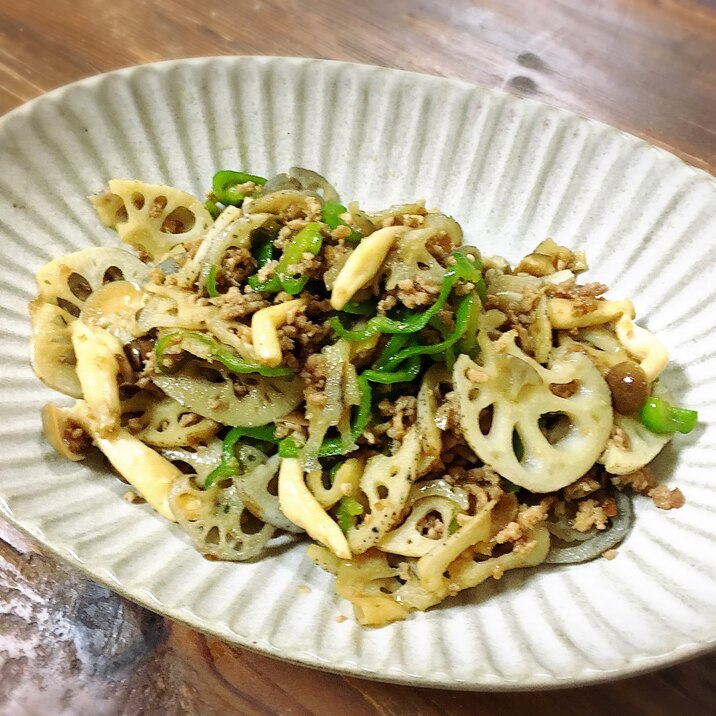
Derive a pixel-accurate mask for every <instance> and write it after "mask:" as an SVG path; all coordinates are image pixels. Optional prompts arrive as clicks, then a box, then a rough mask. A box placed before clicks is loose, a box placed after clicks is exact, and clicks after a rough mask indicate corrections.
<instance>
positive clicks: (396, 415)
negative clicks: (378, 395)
mask: <svg viewBox="0 0 716 716" xmlns="http://www.w3.org/2000/svg"><path fill="white" fill-rule="evenodd" d="M378 410H379V411H380V414H381V415H382V416H383V417H386V418H390V423H389V425H388V426H387V429H386V431H385V434H386V435H387V436H388V437H389V438H392V439H393V440H402V439H403V438H404V437H405V434H406V433H407V432H408V428H410V426H411V425H412V424H413V423H414V422H415V418H416V416H417V412H418V399H417V398H415V397H414V396H412V395H401V396H400V397H399V398H398V399H397V400H396V401H391V400H381V401H380V403H378Z"/></svg>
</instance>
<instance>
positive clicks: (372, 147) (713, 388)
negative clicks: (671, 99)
mask: <svg viewBox="0 0 716 716" xmlns="http://www.w3.org/2000/svg"><path fill="white" fill-rule="evenodd" d="M294 164H298V165H302V166H306V167H310V168H313V169H316V170H317V171H319V172H321V173H322V174H324V175H326V176H327V177H328V178H329V179H330V180H331V181H332V182H333V183H334V184H335V185H336V186H337V187H338V188H339V191H340V192H341V194H342V196H343V197H344V198H345V199H358V200H360V201H361V203H362V204H363V205H364V206H367V207H373V208H378V207H383V206H386V205H387V204H389V203H393V202H399V201H405V200H410V199H413V198H416V197H425V198H426V199H427V202H428V205H430V206H438V207H441V208H442V209H443V210H445V211H446V212H448V213H450V214H452V215H454V216H455V217H456V218H457V219H458V220H459V221H460V222H461V223H462V224H463V226H464V227H465V229H466V232H467V235H468V236H469V237H470V238H471V240H473V241H474V242H475V243H477V244H478V245H479V246H480V247H481V248H482V249H484V250H485V251H486V252H489V253H500V254H504V255H506V256H508V257H512V258H516V257H518V256H520V255H522V254H524V253H526V252H527V251H528V250H529V249H531V248H532V247H534V245H535V244H536V243H537V242H539V241H540V240H542V239H543V238H545V237H547V236H551V237H554V238H555V239H556V240H557V241H559V242H560V243H564V244H567V245H569V246H571V247H577V248H581V249H585V250H586V251H587V253H588V257H589V260H590V265H591V266H592V268H593V271H592V274H591V275H592V276H593V277H594V278H593V279H592V280H599V281H603V282H605V283H607V284H609V285H610V286H612V292H611V295H613V296H616V297H627V296H629V297H633V298H634V299H635V302H636V305H637V308H638V310H639V317H640V319H641V321H642V322H643V323H644V324H646V325H647V326H648V327H649V328H650V329H652V330H654V331H656V332H657V333H658V334H659V335H660V336H661V337H662V338H663V340H664V341H665V343H666V344H667V345H668V347H669V349H670V352H671V357H672V361H673V362H672V365H671V367H670V368H669V370H668V374H667V378H668V379H669V382H670V384H671V387H672V389H673V390H674V392H675V393H676V394H677V395H678V396H679V402H680V403H683V404H685V405H688V406H690V407H693V408H696V409H698V410H699V411H700V417H701V421H702V426H701V427H700V428H699V429H698V430H696V431H695V432H694V433H692V434H691V435H689V436H687V437H678V438H677V439H676V440H675V441H674V447H673V448H668V449H667V450H666V452H665V454H664V455H663V456H662V457H661V458H660V459H659V461H658V465H657V471H658V472H659V473H660V474H661V475H663V476H664V477H666V478H668V481H669V484H671V485H678V486H680V487H681V488H682V490H683V492H684V494H685V495H686V499H687V504H686V506H685V507H684V508H682V509H680V510H674V511H671V512H664V511H659V510H657V509H655V508H654V507H653V505H652V504H650V501H648V500H646V499H642V500H637V505H636V509H637V522H636V527H635V529H634V531H633V532H632V534H631V535H630V536H629V538H628V540H627V542H626V543H625V544H624V545H623V546H622V547H621V548H620V550H619V555H618V557H617V559H615V560H614V561H611V562H610V561H607V560H597V561H595V562H592V563H590V564H584V565H580V566H571V567H562V568H557V567H551V568H550V567H542V568H539V569H537V570H533V571H521V572H519V573H509V574H508V575H506V576H505V577H504V579H502V580H501V581H500V582H493V581H491V582H490V583H488V584H485V585H483V586H482V587H480V588H478V589H477V590H473V591H472V592H470V593H467V594H464V595H461V597H460V598H459V599H457V600H454V601H452V602H449V603H446V604H445V605H444V607H441V608H436V609H433V610H431V611H429V612H427V613H424V614H423V613H418V614H414V615H413V616H411V617H410V618H409V619H408V620H407V621H405V622H401V623H397V624H393V625H391V626H388V627H385V628H383V629H377V630H376V629H362V628H360V627H359V626H357V625H356V623H355V622H354V621H353V619H352V617H351V618H349V619H348V620H347V621H343V622H339V621H338V620H337V617H338V616H339V615H341V614H346V615H349V614H350V613H351V610H350V606H349V605H348V604H347V603H345V602H342V601H341V600H339V599H338V598H337V597H335V596H334V595H333V590H332V584H331V582H332V578H330V577H329V576H328V575H327V574H325V573H324V572H322V571H321V570H319V569H318V568H315V567H314V566H312V564H311V563H310V562H309V560H308V559H307V558H306V557H305V555H304V550H303V549H302V548H301V547H297V548H293V549H291V550H288V551H285V552H283V553H280V554H276V555H275V556H272V557H270V558H268V559H264V560H262V561H260V562H258V563H256V564H221V563H215V562H207V561H206V560H204V559H202V557H201V556H200V555H199V554H197V553H196V552H194V550H193V549H192V548H191V547H190V546H189V545H188V543H187V541H186V540H185V539H184V537H183V536H182V535H181V534H180V533H179V531H178V530H177V529H176V528H175V527H174V526H172V525H170V524H169V523H167V522H165V521H164V520H162V519H161V518H160V517H158V516H157V515H156V514H153V513H152V512H151V510H150V509H149V508H148V507H146V506H141V507H138V506H132V505H129V504H127V503H126V502H124V501H123V500H122V499H121V494H122V493H123V492H124V488H123V486H122V485H121V484H120V483H119V482H118V481H117V480H115V479H114V478H113V477H112V476H110V475H109V474H103V473H98V472H93V471H92V470H91V469H90V468H88V467H87V466H85V465H83V464H76V463H69V462H64V461H62V460H61V459H59V458H57V457H55V455H54V454H53V453H52V450H51V449H50V448H49V447H48V445H47V444H46V442H45V441H44V440H43V437H42V435H41V429H40V417H39V413H40V407H41V406H42V405H43V403H45V402H46V401H47V400H49V399H51V398H56V397H57V396H56V395H54V394H52V393H51V392H50V391H49V390H47V389H45V388H44V387H43V386H41V385H40V383H39V381H37V380H36V379H35V378H34V376H33V374H32V371H31V369H30V366H29V361H28V337H29V324H28V318H27V302H28V301H29V300H30V299H31V298H32V296H33V292H34V279H33V274H34V272H35V271H36V270H37V269H38V268H39V267H40V266H41V265H42V264H43V263H45V262H46V261H48V260H50V259H52V258H54V257H56V256H59V255H61V254H64V253H66V252H69V251H74V250H77V249H81V248H84V247H87V246H90V245H94V244H111V243H113V242H114V241H115V238H114V237H113V236H112V235H111V234H110V233H109V232H108V231H106V230H104V229H103V228H102V227H101V226H100V224H99V222H98V220H97V219H96V218H95V217H94V215H93V212H92V209H91V207H90V205H89V204H88V202H87V200H86V196H87V195H88V194H90V193H92V192H95V191H98V190H101V189H102V188H103V186H104V185H105V183H106V181H107V179H109V178H110V177H127V178H141V179H144V180H146V181H150V182H161V183H167V184H171V185H174V186H177V187H181V188H183V189H187V190H189V191H193V192H195V193H197V194H201V192H202V191H203V190H204V189H205V188H206V187H207V186H208V184H209V181H210V178H211V175H212V174H213V172H214V171H215V170H216V169H218V168H242V169H245V170H248V171H251V172H253V173H257V174H263V175H271V174H273V173H275V172H277V171H280V170H284V169H286V168H288V167H289V166H291V165H294ZM0 166H1V167H2V172H1V173H0V238H1V239H2V251H3V261H2V268H0V305H2V307H3V310H2V321H1V322H0V356H1V358H0V360H1V361H2V363H1V364H2V375H1V378H0V406H1V408H0V409H1V411H2V412H1V414H2V421H1V422H0V465H1V473H0V511H1V512H2V514H3V515H4V516H5V517H7V518H8V519H9V520H10V521H12V522H14V523H16V524H17V525H19V526H20V527H22V528H23V529H24V530H26V531H27V532H28V533H30V534H31V535H33V536H34V537H35V538H37V539H38V540H39V541H40V542H41V543H42V544H44V545H45V546H46V547H48V548H49V549H50V550H52V551H53V552H54V553H55V554H56V555H58V556H59V557H60V558H62V559H64V560H66V561H67V562H69V563H71V564H73V565H75V566H76V567H79V568H81V569H83V570H85V571H86V572H87V573H88V574H89V575H90V576H91V577H92V578H94V579H96V580H97V581H100V582H103V583H104V584H106V585H108V586H109V587H111V588H112V589H115V590H116V591H118V592H121V593H123V594H125V595H126V596H128V597H129V598H131V599H133V600H135V601H137V602H140V603H142V604H144V605H145V606H147V607H149V608H150V609H153V610H155V611H157V612H161V613H162V614H165V615H167V616H169V617H171V618H173V619H177V620H179V621H183V622H185V623H187V624H190V625H191V626H193V627H196V628H197V629H202V630H204V631H207V632H210V633H212V634H215V635H217V636H219V637H221V638H222V639H225V640H226V641H228V642H231V643H233V644H237V645H241V646H247V647H250V648H252V649H257V650H259V651H262V652H264V653H266V654H269V655H272V656H277V657H280V658H283V659H289V660H292V661H295V662H300V663H303V664H307V665H310V666H315V667H319V668H325V669H330V670H335V671H342V672H348V673H352V674H357V675H360V676H365V677H371V678H376V679H383V680H389V681H400V682H410V683H417V684H422V685H437V686H444V687H452V688H474V689H526V688H536V687H553V686H559V685H568V684H577V683H586V682H592V681H598V680H604V679H608V678H612V677H617V676H623V675H625V674H631V673H636V672H639V671H642V670H646V669H650V668H654V667H657V666H661V665H665V664H668V663H671V662H673V661H675V660H678V659H682V658H685V657H688V656H692V655H695V654H698V653H700V652H703V651H704V650H706V649H707V648H709V647H710V646H712V645H713V644H714V642H715V641H716V613H715V612H714V604H716V522H715V520H714V518H715V517H716V477H714V476H715V475H716V430H714V427H713V418H714V414H715V412H716V405H715V403H716V330H715V329H716V312H715V311H714V310H713V304H714V301H715V300H716V284H715V283H714V264H713V259H712V256H713V250H714V231H715V230H716V218H715V217H716V183H715V182H714V180H713V178H712V177H710V176H708V175H707V174H705V173H703V172H700V171H696V170H694V169H692V168H690V167H688V166H686V165H684V164H683V163H682V162H680V161H679V160H678V159H677V158H675V157H674V156H671V155H670V154H667V153H665V152H663V151H660V150H657V149H654V148H653V147H650V146H648V145H646V144H644V143H643V142H641V141H639V140H637V139H635V138H633V137H631V136H627V135H625V134H623V133H620V132H618V131H616V130H614V129H612V128H610V127H606V126H604V125H600V124H597V123H595V122H591V121H589V120H586V119H583V118H581V117H577V116H575V115H573V114H570V113H567V112H563V111H559V110H556V109H552V108H549V107H546V106H543V105H541V104H537V103H534V102H528V101H524V100H520V99H516V98H514V97H511V96H509V95H507V94H504V93H503V92H500V91H497V90H491V89H484V88H477V87H473V86H470V85H467V84H464V83H462V82H456V81H450V80H444V79H438V78H434V77H426V76H420V75H414V74H407V73H403V72H397V71H392V70H386V69H380V68H376V67H364V66H355V65H348V64H341V63H333V62H324V61H318V60H295V59H280V58H279V59H276V58H251V57H243V58H218V59H202V60H191V61H182V62H169V63H163V64H159V65H148V66H144V67H138V68H135V69H130V70H125V71H121V72H115V73H111V74H108V75H104V76H100V77H95V78H92V79H89V80H86V81H83V82H79V83H77V84H74V85H70V86H68V87H65V88H62V89H60V90H57V91H55V92H52V93H50V94H48V95H46V96H44V97H41V98H39V99H37V100H35V101H33V102H30V103H29V104H27V105H25V106H23V107H21V108H20V109H18V110H16V111H14V112H12V113H10V114H9V115H8V116H6V117H4V118H3V119H2V120H0ZM304 585H305V586H307V587H308V588H309V589H308V590H306V589H305V586H304Z"/></svg>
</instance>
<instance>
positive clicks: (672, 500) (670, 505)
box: [648, 485, 686, 510]
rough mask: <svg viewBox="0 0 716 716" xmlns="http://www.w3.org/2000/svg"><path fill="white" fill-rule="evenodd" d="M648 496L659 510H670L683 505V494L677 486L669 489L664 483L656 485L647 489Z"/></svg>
mask: <svg viewBox="0 0 716 716" xmlns="http://www.w3.org/2000/svg"><path fill="white" fill-rule="evenodd" d="M648 494H649V497H651V499H652V500H654V504H655V505H656V506H657V507H658V508H659V509H660V510H671V509H674V508H678V507H683V505H684V502H685V501H686V500H685V499H684V495H683V493H682V492H681V490H680V489H679V488H678V487H675V488H674V489H673V490H670V489H669V488H668V487H667V486H666V485H658V486H657V487H654V488H652V489H651V490H649V493H648Z"/></svg>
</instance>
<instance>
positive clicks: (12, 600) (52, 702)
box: [0, 0, 716, 716]
mask: <svg viewBox="0 0 716 716" xmlns="http://www.w3.org/2000/svg"><path fill="white" fill-rule="evenodd" d="M218 54H268V55H302V56H314V57H326V58H332V59H340V60H350V61H357V62H367V63H374V64H380V65H385V66H388V67H398V68H402V69H409V70H417V71H420V72H426V73H431V74H438V75H444V76H448V77H459V78H462V79H465V80H469V81H474V82H481V83H485V84H488V85H492V86H501V87H505V88H507V89H508V90H510V91H512V92H514V93H516V94H520V95H523V96H530V97H535V98H538V99H542V100H545V101H547V102H550V103H553V104H555V105H558V106H561V107H565V108H568V109H571V110H574V111H576V112H579V113H582V114H585V115H588V116H591V117H594V118H597V119H600V120H603V121H605V122H608V123H610V124H614V125H616V126H618V127H620V128H622V129H624V130H627V131H629V132H633V133H634V134H637V135H640V136H642V137H645V138H646V139H648V140H649V141H651V142H653V143H655V144H659V145H661V146H663V147H666V148H668V149H669V150H671V151H673V152H675V153H676V154H678V155H680V156H682V157H683V158H684V159H685V160H686V161H687V162H690V163H692V164H694V165H696V166H699V167H703V168H705V169H708V170H710V171H713V170H714V169H716V123H715V121H714V118H716V3H715V2H714V0H702V1H701V2H694V1H691V2H689V1H687V0H681V1H677V0H602V1H598V0H581V1H580V2H575V1H573V2H569V0H561V1H560V0H534V1H533V2H529V3H528V2H524V1H522V0H507V1H503V2H499V1H496V0H493V1H491V0H482V1H478V0H475V1H474V2H469V1H468V0H452V2H442V3H441V2H429V1H428V0H413V1H410V0H393V1H392V2H388V1H387V0H363V2H355V1H352V2H351V1H348V0H339V1H333V2H331V0H313V1H312V2H299V1H298V0H285V1H284V2H281V1H280V0H234V1H233V2H232V1H231V0H204V1H203V2H202V3H195V2H192V0H156V1H155V2H151V1H149V0H142V1H139V0H137V1H132V0H112V2H106V0H103V1H100V0H74V1H70V0H0V113H4V112H7V111H9V110H11V109H13V108H14V107H16V106H17V105H19V104H20V103H22V102H24V101H26V100H29V99H31V98H32V97H35V96H37V95H39V94H41V93H42V92H45V91H47V90H50V89H52V88H53V87H57V86H58V85H61V84H65V83H67V82H71V81H73V80H77V79H80V78H82V77H86V76H88V75H92V74H95V73H97V72H104V71H107V70H112V69H115V68H118V67H122V66H126V65H133V64H138V63H143V62H150V61H154V60H163V59H172V58H178V57H187V56H197V55H218ZM714 667H716V655H713V654H712V655H707V656H704V657H702V658H700V659H696V660H693V661H690V662H687V663H684V664H681V665H678V666H674V667H672V668H669V669H665V670H663V671H661V672H657V673H655V674H651V675H646V676H641V677H638V678H633V679H629V680H625V681H621V682H618V683H614V684H610V685H601V686H593V687H588V688H582V689H572V690H569V691H562V692H542V693H531V694H527V693H525V694H473V693H468V692H464V693H460V692H442V691H438V690H432V689H430V690H428V689H414V688H410V687H405V686H392V685H386V684H380V683H374V682H368V681H362V680H359V679H353V678H346V677H341V676H336V675H331V674H324V673H320V672H317V671H312V670H309V669H305V668H301V667H296V666H292V665H289V664H285V663H282V662H279V661H274V660H271V659H268V658H266V657H263V656H259V655H256V654H254V653H252V652H249V651H244V650H240V649H233V648H230V647H228V646H226V645H224V644H222V643H221V642H219V641H217V640H215V639H210V638H207V637H204V636H202V635H201V634H198V633H196V632H194V631H192V630H190V629H187V628H186V627H183V626H181V625H177V624H174V623H170V622H168V621H167V620H164V619H162V618H160V617H158V616H156V615H153V614H151V613H150V612H147V611H146V610H144V609H142V608H140V607H138V606H136V605H133V604H131V603H129V602H127V601H126V600H123V599H121V598H120V597H117V596H114V595H112V594H111V593H108V592H107V591H106V590H105V589H104V588H102V587H99V586H97V585H95V584H93V583H91V582H88V581H87V580H85V579H83V578H82V577H80V576H78V575H77V574H75V573H73V572H71V571H70V570H68V569H67V568H66V567H64V566H62V565H61V564H57V563H56V562H54V561H53V560H52V559H51V558H49V557H47V556H44V555H43V554H42V553H41V551H40V550H39V549H38V548H37V547H35V546H33V545H31V544H29V543H28V542H27V541H26V540H25V539H24V538H22V537H21V536H20V535H18V534H17V533H16V532H15V531H13V530H12V529H10V528H9V527H6V526H3V525H1V524H0V713H3V714H8V715H10V716H14V715H15V714H25V713H29V714H36V713H37V714H40V713H42V714H59V713H66V714H92V715H93V716H94V715H95V714H105V713H106V714H116V713H122V714H125V713H126V714H179V713H181V714H184V713H186V714H214V713H217V714H218V713H222V714H231V713H238V714H268V713H280V714H335V713H341V714H344V715H345V716H354V715H358V714H443V713H447V714H466V713H479V714H501V715H502V714H504V715H506V716H509V715H510V714H522V713H537V714H542V713H545V714H547V713H554V712H560V713H562V714H572V713H574V714H577V713H579V714H581V715H582V716H590V715H592V714H606V713H612V714H620V715H622V714H624V715H626V716H629V715H633V714H649V715H650V716H658V715H660V714H664V715H667V714H677V713H681V712H684V713H692V714H695V715H700V714H707V713H714V703H716V682H714V677H713V673H714Z"/></svg>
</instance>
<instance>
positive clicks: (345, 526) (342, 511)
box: [336, 496, 363, 532]
mask: <svg viewBox="0 0 716 716" xmlns="http://www.w3.org/2000/svg"><path fill="white" fill-rule="evenodd" d="M362 514H363V505H361V503H360V502H358V500H356V499H355V497H348V496H346V497H341V499H340V501H339V502H338V509H337V510H336V520H337V521H338V526H339V527H340V528H341V530H343V532H348V530H349V529H350V528H351V527H353V525H355V523H356V517H357V516H358V515H362Z"/></svg>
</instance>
